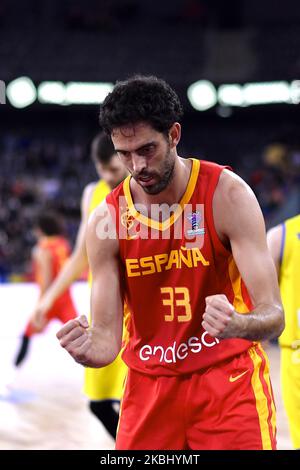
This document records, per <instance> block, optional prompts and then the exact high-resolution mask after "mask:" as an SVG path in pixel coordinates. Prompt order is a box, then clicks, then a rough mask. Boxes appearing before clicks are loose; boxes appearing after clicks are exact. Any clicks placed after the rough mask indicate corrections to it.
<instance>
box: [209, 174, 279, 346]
mask: <svg viewBox="0 0 300 470" xmlns="http://www.w3.org/2000/svg"><path fill="white" fill-rule="evenodd" d="M213 210H214V220H215V221H216V222H215V224H216V229H217V232H218V233H219V236H220V238H221V240H222V241H223V242H224V243H225V244H226V241H227V242H228V244H229V245H230V247H231V250H232V254H233V257H234V260H235V262H236V265H237V267H238V269H239V272H240V274H241V276H242V278H243V280H244V282H245V284H246V286H247V289H248V292H249V294H250V297H251V299H252V303H253V305H254V309H253V310H252V311H251V312H250V313H248V314H241V313H239V312H236V311H235V310H234V308H233V306H232V305H231V304H230V303H229V302H228V300H227V298H226V297H225V296H224V295H222V294H221V295H216V296H210V297H208V298H207V302H206V303H207V307H206V312H205V314H204V317H203V319H204V320H203V327H204V328H205V329H207V331H208V332H209V333H210V334H212V335H213V336H218V337H220V338H231V337H239V338H245V339H249V340H254V341H255V340H257V341H258V340H264V339H270V338H273V337H277V336H279V335H280V333H281V332H282V330H283V328H284V315H283V308H282V304H281V300H280V294H279V288H278V282H277V276H276V271H275V267H274V263H273V261H272V258H271V255H270V253H269V250H268V247H267V243H266V235H265V224H264V220H263V216H262V213H261V210H260V207H259V205H258V202H257V200H256V198H255V196H254V194H253V192H252V191H251V189H250V188H249V186H248V185H247V184H246V183H245V182H244V181H243V180H241V179H240V178H239V177H238V176H236V175H234V174H233V173H232V172H230V171H228V170H224V171H223V173H222V174H221V177H220V181H219V184H218V187H217V190H216V193H215V197H214V202H213Z"/></svg>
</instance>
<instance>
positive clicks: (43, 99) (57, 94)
mask: <svg viewBox="0 0 300 470" xmlns="http://www.w3.org/2000/svg"><path fill="white" fill-rule="evenodd" d="M38 100H39V102H40V103H49V104H51V103H52V104H64V101H65V85H64V84H63V83H62V82H42V83H41V84H40V85H39V87H38Z"/></svg>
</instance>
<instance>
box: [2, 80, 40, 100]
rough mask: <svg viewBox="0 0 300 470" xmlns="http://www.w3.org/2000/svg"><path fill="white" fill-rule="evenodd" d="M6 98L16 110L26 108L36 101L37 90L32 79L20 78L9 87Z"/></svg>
mask: <svg viewBox="0 0 300 470" xmlns="http://www.w3.org/2000/svg"><path fill="white" fill-rule="evenodd" d="M6 96H7V98H8V100H9V102H10V104H11V105H12V106H14V107H15V108H26V106H29V105H31V104H32V103H34V101H35V100H36V88H35V86H34V83H33V82H32V80H30V78H28V77H19V78H16V79H15V80H13V81H12V82H10V83H9V84H8V85H7V88H6Z"/></svg>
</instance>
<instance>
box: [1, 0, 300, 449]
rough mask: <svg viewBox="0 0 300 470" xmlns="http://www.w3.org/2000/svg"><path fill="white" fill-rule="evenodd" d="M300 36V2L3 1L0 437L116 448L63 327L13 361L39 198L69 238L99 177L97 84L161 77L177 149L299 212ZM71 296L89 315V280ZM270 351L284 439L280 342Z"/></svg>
mask: <svg viewBox="0 0 300 470" xmlns="http://www.w3.org/2000/svg"><path fill="white" fill-rule="evenodd" d="M299 46H300V8H299V4H298V2H297V1H296V0H293V1H292V0H288V1H286V2H284V3H283V2H274V1H271V0H264V1H263V2H262V1H258V0H252V1H251V2H249V1H248V2H247V1H245V0H231V1H230V0H229V1H226V2H225V1H224V2H219V1H216V0H209V1H208V0H207V1H205V0H172V1H169V0H164V1H163V2H158V1H151V0H140V1H138V0H123V1H122V0H102V1H101V0H99V1H89V0H85V1H83V0H76V1H61V2H59V1H58V0H55V1H53V0H51V1H50V0H43V1H37V0H27V1H26V2H19V1H17V0H10V1H8V0H7V1H3V2H1V4H0V64H1V67H0V80H2V81H3V83H1V90H0V93H1V92H2V95H3V96H2V97H1V95H0V101H1V100H2V101H4V98H5V104H1V105H0V280H1V284H0V305H1V324H2V328H1V332H0V341H1V342H0V352H1V355H0V357H1V362H0V387H1V389H0V449H65V448H67V449H93V448H94V449H105V448H108V449H109V448H112V447H113V443H112V441H111V440H110V438H109V436H108V435H107V434H106V433H105V431H104V429H102V428H101V425H100V424H99V423H98V422H96V420H95V419H94V418H93V417H92V415H91V414H90V412H89V411H88V409H87V405H86V399H85V397H84V396H83V394H82V392H81V386H82V379H83V377H82V375H83V374H82V369H81V367H79V366H77V365H76V364H74V363H73V361H72V360H71V359H70V358H69V357H68V356H67V355H66V353H65V352H64V351H63V350H61V349H60V348H59V347H58V344H57V340H56V338H55V335H54V333H55V331H56V330H57V328H58V323H57V324H56V323H54V324H53V325H51V326H50V327H49V328H48V329H47V332H46V333H45V334H43V335H41V336H40V337H38V338H36V339H35V341H34V344H33V347H32V349H31V352H30V357H29V358H28V360H27V361H26V364H24V366H23V367H22V369H21V370H18V371H15V370H14V369H13V367H12V360H13V355H14V352H15V349H16V347H17V344H18V340H19V336H20V334H21V333H22V331H23V328H24V325H25V323H26V320H27V319H28V317H29V316H30V313H31V312H32V309H33V308H34V305H35V301H36V298H37V289H36V287H35V285H33V284H32V282H31V281H32V272H31V271H32V270H31V262H30V254H31V249H32V246H33V244H34V238H33V234H32V225H33V221H34V219H35V216H36V214H37V212H38V211H39V209H40V208H41V207H45V206H46V207H49V208H55V209H57V210H59V211H60V213H61V214H63V216H64V219H65V223H66V229H67V233H68V236H69V237H70V240H71V241H72V242H74V239H75V235H76V231H77V228H78V222H79V217H80V196H81V193H82V190H83V188H84V186H85V185H86V184H87V183H88V182H90V181H93V180H95V179H96V173H95V171H94V168H93V164H92V162H91V160H90V155H89V144H90V141H91V139H92V137H93V136H94V135H95V134H96V133H97V132H98V130H99V127H98V117H97V116H98V112H99V105H98V103H99V102H100V97H101V96H102V94H103V93H104V92H105V89H106V88H105V87H104V88H102V87H101V85H103V84H106V85H105V86H106V87H107V86H108V88H107V89H109V86H113V84H114V83H115V82H116V81H117V80H119V79H124V78H126V77H128V76H130V75H132V74H134V73H143V74H155V75H157V76H159V77H162V78H164V79H166V80H167V81H168V82H169V83H170V84H171V85H172V86H173V87H174V88H175V89H176V91H177V92H178V94H179V96H180V99H181V100H182V103H183V105H184V109H185V116H184V119H183V123H182V124H183V136H182V141H181V144H180V146H179V154H181V155H183V156H195V157H197V158H204V159H207V160H213V161H216V162H218V163H222V164H223V163H226V164H230V165H231V166H232V167H233V168H234V170H235V171H236V172H237V173H238V174H240V175H241V176H242V177H243V178H244V179H245V180H246V181H247V182H248V183H249V184H250V185H251V187H252V188H253V190H254V191H255V194H256V196H257V198H258V200H259V202H260V204H261V207H262V210H263V213H264V216H265V220H266V225H267V227H271V226H273V225H275V224H277V223H279V222H281V221H283V220H284V219H285V218H287V217H290V216H293V215H295V214H297V213H299V212H300V194H299V177H300V135H299V118H300V108H299V102H300V82H299V81H298V79H299V78H300V47H299ZM45 82H46V85H47V86H48V88H47V86H45ZM197 82H198V83H197ZM70 83H71V84H73V85H74V83H75V85H76V86H77V87H76V86H75V88H74V89H73V93H72V90H70ZM195 83H197V85H195V86H194V89H193V88H189V87H190V86H191V85H192V84H195ZM91 84H92V86H96V87H95V88H90V86H91ZM107 84H108V85H107ZM249 84H250V86H249ZM226 85H227V88H226ZM228 85H232V86H231V87H228ZM224 86H225V88H224ZM68 87H69V88H68ZM197 87H198V88H197ZM5 90H6V94H5V93H4V91H5ZM188 90H189V96H188ZM98 93H99V94H98ZM5 95H6V96H5ZM98 97H99V98H98ZM193 100H194V101H193ZM196 108H197V109H196ZM73 294H74V298H75V300H76V303H77V305H78V308H79V311H80V312H82V313H86V310H87V308H88V302H89V300H88V295H89V294H88V289H87V286H86V283H85V281H84V280H83V281H82V282H80V283H77V284H76V285H74V286H73ZM268 349H269V352H270V356H271V363H272V376H273V383H274V389H275V395H276V396H277V408H278V436H279V448H282V449H288V448H290V447H291V444H290V440H289V436H288V431H287V423H286V418H285V414H284V411H283V408H282V403H281V399H280V386H279V351H278V348H277V345H276V343H273V344H270V345H268Z"/></svg>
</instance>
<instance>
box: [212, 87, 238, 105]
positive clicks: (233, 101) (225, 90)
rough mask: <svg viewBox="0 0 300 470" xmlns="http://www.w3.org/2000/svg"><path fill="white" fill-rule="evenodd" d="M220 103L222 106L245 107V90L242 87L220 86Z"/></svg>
mask: <svg viewBox="0 0 300 470" xmlns="http://www.w3.org/2000/svg"><path fill="white" fill-rule="evenodd" d="M218 101H219V103H220V104H221V105H222V106H243V102H244V98H243V89H242V86H241V85H238V84H233V85H220V86H219V88H218Z"/></svg>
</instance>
